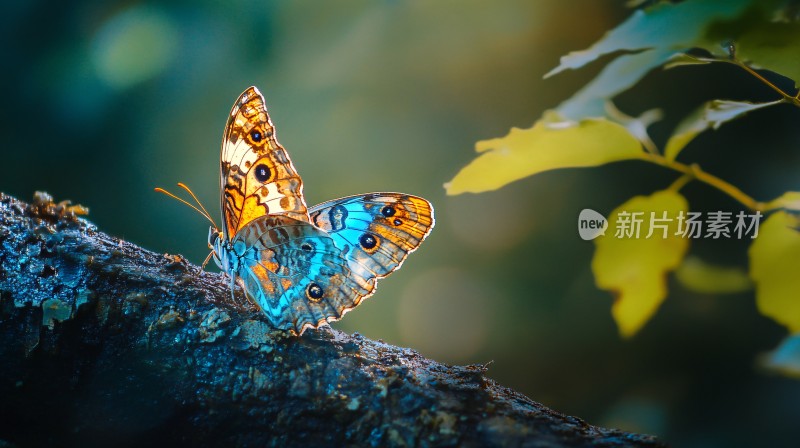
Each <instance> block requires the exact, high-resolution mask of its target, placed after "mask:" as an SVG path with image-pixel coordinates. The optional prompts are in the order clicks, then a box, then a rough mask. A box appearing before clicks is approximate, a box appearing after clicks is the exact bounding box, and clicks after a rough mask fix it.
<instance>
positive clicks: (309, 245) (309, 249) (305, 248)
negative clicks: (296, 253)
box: [300, 243, 314, 252]
mask: <svg viewBox="0 0 800 448" xmlns="http://www.w3.org/2000/svg"><path fill="white" fill-rule="evenodd" d="M300 248H301V249H303V250H304V251H306V252H311V249H313V248H314V246H312V245H311V244H309V243H303V244H302V245H301V246H300Z"/></svg>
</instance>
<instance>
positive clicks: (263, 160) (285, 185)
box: [220, 87, 309, 241]
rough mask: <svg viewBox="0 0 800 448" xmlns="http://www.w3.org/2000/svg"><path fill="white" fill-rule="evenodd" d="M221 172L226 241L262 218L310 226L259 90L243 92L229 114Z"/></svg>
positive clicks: (289, 163) (299, 184)
mask: <svg viewBox="0 0 800 448" xmlns="http://www.w3.org/2000/svg"><path fill="white" fill-rule="evenodd" d="M220 168H221V171H220V183H221V202H222V220H223V222H224V225H223V233H224V237H225V240H228V241H229V240H231V239H232V238H233V237H234V236H235V235H236V232H238V231H239V229H241V228H243V227H244V226H245V225H247V223H249V222H251V221H252V220H254V219H256V218H258V217H260V216H264V215H285V216H288V217H290V218H292V219H296V220H300V221H306V222H308V220H309V219H308V211H307V209H306V202H305V199H304V198H303V181H302V180H301V179H300V176H299V175H298V174H297V171H296V170H295V168H294V165H292V161H291V160H290V159H289V155H288V154H287V153H286V150H285V149H283V146H281V144H280V143H278V140H277V139H276V137H275V127H274V126H273V125H272V122H271V121H270V119H269V114H267V107H266V105H265V104H264V97H263V96H262V95H261V92H259V91H258V89H257V88H255V87H249V88H248V89H247V90H245V91H244V93H242V94H241V95H240V96H239V99H238V100H236V103H235V104H234V105H233V109H231V113H230V116H229V117H228V123H227V124H226V125H225V134H224V135H223V136H222V153H221V155H220Z"/></svg>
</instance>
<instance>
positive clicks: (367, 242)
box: [358, 233, 378, 249]
mask: <svg viewBox="0 0 800 448" xmlns="http://www.w3.org/2000/svg"><path fill="white" fill-rule="evenodd" d="M358 242H359V243H361V247H363V248H364V249H372V248H373V247H375V246H377V245H378V240H377V239H375V237H374V236H372V235H370V234H369V233H365V234H363V235H361V237H360V238H359V239H358Z"/></svg>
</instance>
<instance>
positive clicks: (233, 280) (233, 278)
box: [230, 275, 237, 303]
mask: <svg viewBox="0 0 800 448" xmlns="http://www.w3.org/2000/svg"><path fill="white" fill-rule="evenodd" d="M230 277H231V301H232V302H233V303H237V302H236V295H234V291H236V279H235V277H234V276H233V275H231V276H230Z"/></svg>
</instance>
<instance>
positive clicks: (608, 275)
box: [592, 190, 689, 337]
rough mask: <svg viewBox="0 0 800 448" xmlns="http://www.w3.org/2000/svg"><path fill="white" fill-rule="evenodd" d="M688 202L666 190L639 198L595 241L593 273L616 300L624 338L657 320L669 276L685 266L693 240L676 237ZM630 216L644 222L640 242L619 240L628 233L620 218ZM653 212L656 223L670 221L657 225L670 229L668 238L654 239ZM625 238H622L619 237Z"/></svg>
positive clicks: (613, 215) (619, 210)
mask: <svg viewBox="0 0 800 448" xmlns="http://www.w3.org/2000/svg"><path fill="white" fill-rule="evenodd" d="M687 210H688V204H687V202H686V199H685V198H684V197H683V196H681V195H680V194H679V193H678V192H676V191H672V190H664V191H658V192H655V193H653V194H652V195H650V196H636V197H634V198H632V199H630V200H629V201H628V202H626V203H624V204H622V205H620V206H619V207H617V208H616V209H615V210H614V211H613V212H611V215H610V216H609V218H608V220H609V229H610V231H609V232H608V233H606V235H605V236H602V237H599V238H597V239H596V240H595V248H596V250H595V253H594V258H593V259H592V272H594V278H595V283H596V284H597V287H598V288H601V289H605V290H609V291H611V292H612V293H613V294H614V296H615V301H614V304H613V305H612V306H611V314H612V316H613V317H614V320H615V321H616V322H617V326H618V327H619V332H620V334H621V335H622V336H623V337H630V336H633V335H634V334H636V332H637V331H639V330H640V329H641V328H642V326H644V324H645V323H647V321H648V320H650V318H651V317H652V316H653V314H655V312H656V310H658V307H659V306H660V305H661V302H663V301H664V299H665V298H666V296H667V278H666V277H667V273H668V272H670V271H672V270H674V269H675V268H676V267H678V265H680V263H681V260H683V257H684V255H685V254H686V251H687V249H688V248H689V240H688V239H686V238H682V237H680V236H676V235H675V233H676V232H677V231H678V223H677V220H676V219H675V218H676V217H677V216H678V213H679V212H680V211H684V212H686V211H687ZM623 212H627V213H629V214H630V215H628V216H629V217H630V218H631V219H630V221H629V222H632V221H634V216H637V215H634V214H635V213H637V212H642V215H638V216H639V218H640V219H641V221H642V223H641V233H640V234H639V237H638V238H634V237H627V236H624V235H618V233H619V230H620V229H622V228H623V226H622V224H623V222H622V221H621V217H622V215H620V213H623ZM651 212H652V213H654V216H655V218H657V219H661V218H663V217H664V215H663V214H664V212H666V217H667V218H668V219H672V221H661V222H657V221H656V222H655V223H656V224H664V225H665V226H666V229H667V230H666V238H664V232H663V231H662V230H659V229H658V228H657V227H655V228H654V232H653V234H652V235H650V237H649V238H647V235H648V234H649V233H650V225H651V222H653V221H651ZM618 236H622V237H618Z"/></svg>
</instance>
